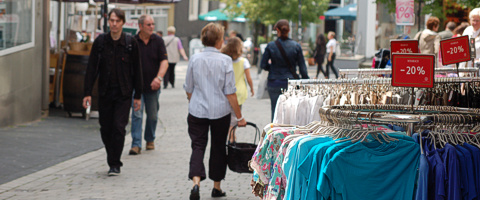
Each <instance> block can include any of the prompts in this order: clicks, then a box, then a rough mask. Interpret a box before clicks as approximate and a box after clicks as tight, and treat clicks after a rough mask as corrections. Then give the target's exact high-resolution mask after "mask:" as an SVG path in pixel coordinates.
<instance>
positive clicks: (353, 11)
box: [324, 3, 357, 20]
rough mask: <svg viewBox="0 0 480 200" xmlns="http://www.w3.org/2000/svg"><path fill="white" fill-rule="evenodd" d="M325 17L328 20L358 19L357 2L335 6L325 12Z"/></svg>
mask: <svg viewBox="0 0 480 200" xmlns="http://www.w3.org/2000/svg"><path fill="white" fill-rule="evenodd" d="M324 15H325V19H327V20H336V19H343V20H356V19H357V4H356V3H354V4H349V5H346V6H344V7H339V8H334V9H331V10H328V11H327V12H325V14H324Z"/></svg>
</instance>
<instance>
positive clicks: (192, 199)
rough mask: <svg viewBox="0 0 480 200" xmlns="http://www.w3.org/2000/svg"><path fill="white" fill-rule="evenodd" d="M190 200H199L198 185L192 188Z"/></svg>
mask: <svg viewBox="0 0 480 200" xmlns="http://www.w3.org/2000/svg"><path fill="white" fill-rule="evenodd" d="M190 200H200V187H198V185H195V186H193V188H192V191H190Z"/></svg>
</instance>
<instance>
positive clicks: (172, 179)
mask: <svg viewBox="0 0 480 200" xmlns="http://www.w3.org/2000/svg"><path fill="white" fill-rule="evenodd" d="M186 68H187V63H186V62H181V63H179V64H178V65H177V67H176V72H177V73H176V79H177V80H176V87H175V88H171V87H169V88H168V89H163V90H162V92H161V95H160V111H159V117H160V119H159V123H158V128H157V132H156V134H157V139H156V140H155V145H156V150H154V151H145V150H142V154H141V155H138V156H129V155H128V150H129V149H130V144H131V137H130V135H127V137H126V138H127V139H126V142H125V148H124V152H123V155H122V161H123V163H124V167H122V173H121V175H120V176H118V177H108V176H107V170H108V166H107V164H106V154H105V150H104V149H103V148H102V149H100V150H95V151H92V152H89V153H86V154H84V155H81V156H78V157H75V158H73V159H70V160H67V161H65V162H61V163H59V164H56V165H54V166H52V167H49V168H46V169H44V170H41V171H38V172H35V173H32V174H30V175H27V176H24V177H22V178H18V179H16V180H13V181H11V182H8V183H5V184H2V185H0V199H22V200H24V199H38V200H42V199H81V200H94V199H95V200H98V199H188V196H189V194H190V189H191V187H192V182H191V181H189V180H188V178H187V174H188V163H189V158H190V154H191V148H190V138H189V136H188V133H187V122H186V118H187V114H188V104H187V99H186V95H185V92H184V90H183V87H182V86H183V82H184V78H185V72H186ZM309 74H310V76H312V75H314V74H315V69H314V67H309ZM252 76H253V79H254V83H255V90H256V89H257V88H256V85H257V82H258V79H257V74H256V69H252ZM242 112H243V114H244V116H245V118H246V119H247V121H250V122H253V123H256V124H257V125H258V126H259V127H260V128H262V127H263V126H265V125H266V124H268V123H269V121H270V100H268V99H263V100H259V99H255V98H249V99H247V101H246V102H245V104H244V106H243V110H242ZM79 120H81V119H79ZM92 120H95V119H92ZM127 131H129V130H128V129H127ZM253 133H254V131H253V129H252V128H248V127H247V128H242V129H239V132H238V135H237V137H238V138H237V140H239V141H250V140H252V138H253ZM97 139H98V140H100V136H98V138H97ZM143 146H145V144H144V145H143ZM207 148H209V147H207ZM207 152H209V149H207ZM208 157H209V154H208V153H206V155H205V165H206V167H207V169H208ZM2 162H5V160H4V161H2ZM7 162H9V161H7ZM250 178H251V174H238V173H235V172H232V171H230V170H228V171H227V176H226V179H225V181H223V182H222V189H223V190H224V191H226V192H227V197H226V198H221V199H242V200H244V199H257V198H255V197H254V196H253V194H251V187H250ZM212 187H213V182H212V181H211V180H209V179H207V180H205V181H203V182H202V183H201V187H200V195H201V197H202V199H213V198H211V197H210V193H211V190H212Z"/></svg>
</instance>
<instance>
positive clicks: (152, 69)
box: [135, 34, 167, 92]
mask: <svg viewBox="0 0 480 200" xmlns="http://www.w3.org/2000/svg"><path fill="white" fill-rule="evenodd" d="M135 39H137V42H138V48H139V50H140V59H141V61H142V71H143V91H144V92H152V87H151V86H150V84H151V83H152V81H153V79H155V78H156V77H157V74H158V70H159V69H160V63H161V62H162V61H163V60H166V59H167V50H166V49H165V43H164V41H163V39H162V38H161V37H160V36H158V35H157V34H152V35H151V36H150V39H149V40H148V43H147V44H145V42H143V40H142V39H140V36H139V35H138V34H137V35H135Z"/></svg>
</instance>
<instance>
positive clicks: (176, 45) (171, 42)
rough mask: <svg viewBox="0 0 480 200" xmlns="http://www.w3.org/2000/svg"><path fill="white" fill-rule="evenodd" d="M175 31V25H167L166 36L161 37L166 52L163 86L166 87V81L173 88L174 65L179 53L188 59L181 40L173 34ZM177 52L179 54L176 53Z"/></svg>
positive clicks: (178, 58)
mask: <svg viewBox="0 0 480 200" xmlns="http://www.w3.org/2000/svg"><path fill="white" fill-rule="evenodd" d="M176 31H177V29H175V27H173V26H169V27H168V28H167V36H165V37H163V40H164V41H165V44H166V45H165V46H166V47H167V53H168V70H167V74H166V75H165V79H164V80H163V88H167V86H168V83H170V84H171V85H172V88H175V65H177V62H178V61H180V55H182V57H183V59H184V60H186V61H188V57H187V54H185V49H183V45H182V41H181V40H180V38H178V37H177V36H175V32H176ZM179 52H180V54H178V53H179Z"/></svg>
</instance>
